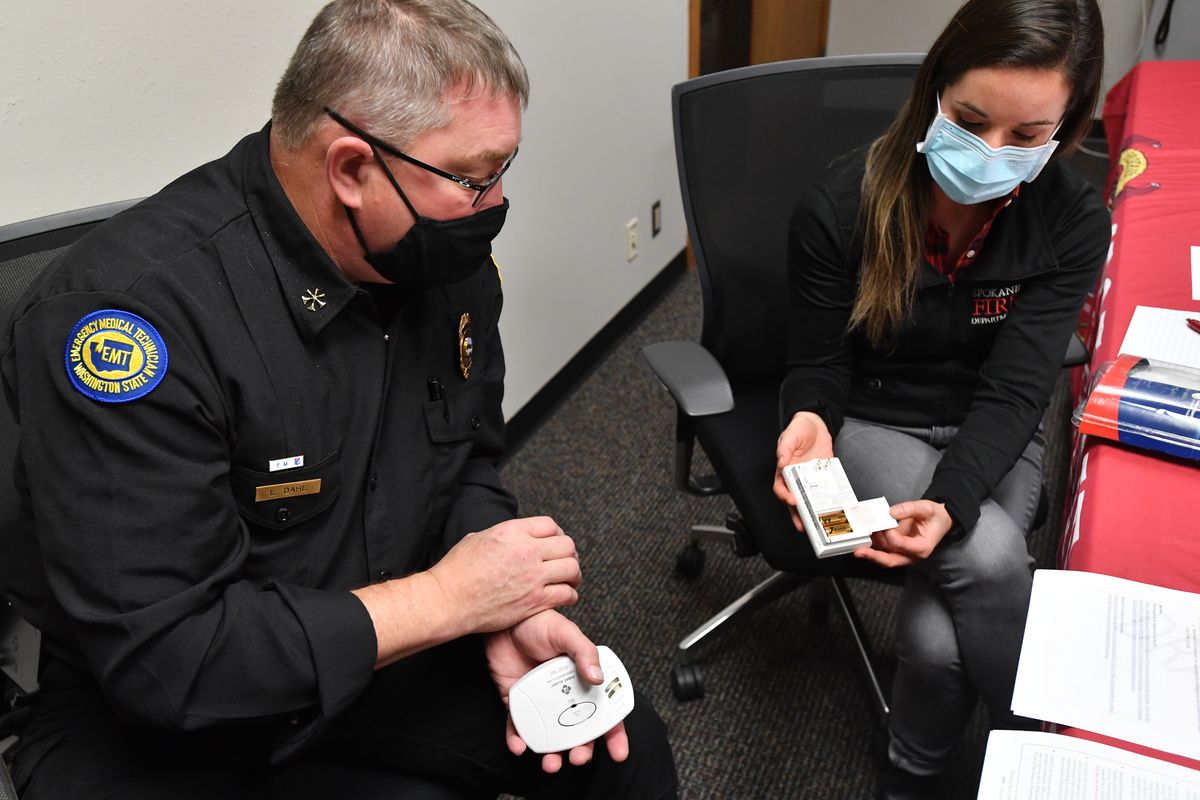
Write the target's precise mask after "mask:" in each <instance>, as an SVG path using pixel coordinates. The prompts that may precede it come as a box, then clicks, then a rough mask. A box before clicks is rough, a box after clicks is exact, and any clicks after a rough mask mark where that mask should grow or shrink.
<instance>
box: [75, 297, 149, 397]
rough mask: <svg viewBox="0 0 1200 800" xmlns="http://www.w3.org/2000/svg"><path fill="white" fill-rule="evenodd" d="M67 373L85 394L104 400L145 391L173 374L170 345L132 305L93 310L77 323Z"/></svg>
mask: <svg viewBox="0 0 1200 800" xmlns="http://www.w3.org/2000/svg"><path fill="white" fill-rule="evenodd" d="M64 360H65V362H66V366H67V377H68V378H69V379H70V381H71V385H72V386H74V387H75V388H76V389H77V390H78V391H79V393H80V394H82V395H84V396H86V397H90V398H91V399H93V400H98V401H100V402H101V403H128V402H129V401H130V400H137V399H138V398H139V397H144V396H146V395H148V394H149V393H150V392H152V391H154V388H155V387H156V386H158V384H159V383H160V382H161V381H162V379H163V376H164V375H166V374H167V346H166V344H165V343H164V342H163V338H162V336H161V335H159V333H158V331H156V330H155V329H154V326H153V325H151V324H150V323H149V322H147V321H146V320H144V319H142V318H141V317H139V316H138V315H136V314H130V313H129V312H128V311H118V310H117V309H115V308H104V309H101V310H99V311H93V312H92V313H90V314H88V315H87V316H86V317H84V318H83V319H81V320H79V322H77V323H75V327H74V328H72V329H71V334H70V335H69V336H68V337H67V348H66V352H65V354H64Z"/></svg>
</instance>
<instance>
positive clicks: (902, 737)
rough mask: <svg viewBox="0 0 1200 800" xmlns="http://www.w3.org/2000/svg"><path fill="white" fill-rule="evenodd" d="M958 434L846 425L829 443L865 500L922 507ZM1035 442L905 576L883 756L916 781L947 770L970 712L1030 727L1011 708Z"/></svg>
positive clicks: (1037, 473) (1026, 575) (1037, 468)
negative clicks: (976, 510)
mask: <svg viewBox="0 0 1200 800" xmlns="http://www.w3.org/2000/svg"><path fill="white" fill-rule="evenodd" d="M956 432H957V429H956V428H953V427H934V428H900V427H893V426H886V425H881V424H878V423H872V422H867V421H864V420H858V419H850V418H848V419H847V420H846V422H845V425H844V426H843V427H842V430H841V431H840V432H839V433H838V436H837V439H836V440H835V441H834V445H833V450H834V453H835V454H836V455H837V456H838V458H840V459H841V461H842V463H843V465H844V466H845V468H846V474H847V475H848V476H849V478H850V483H851V484H852V485H853V486H854V491H855V493H856V494H857V495H858V496H859V497H860V498H864V499H865V498H871V497H878V496H880V495H883V496H885V497H887V499H888V502H890V503H899V502H902V501H904V500H913V499H916V498H919V497H920V496H921V493H922V492H924V491H925V489H926V488H927V487H928V486H929V481H930V478H931V477H932V475H933V470H934V467H936V466H937V463H938V460H939V459H941V457H942V450H943V449H944V448H945V447H946V445H947V444H949V442H950V440H951V439H952V438H953V437H954V435H955V433H956ZM1044 449H1045V441H1044V440H1043V439H1042V436H1041V431H1040V429H1039V431H1038V432H1037V433H1036V434H1034V437H1033V439H1032V440H1031V441H1030V442H1029V444H1028V445H1026V447H1025V451H1024V452H1023V453H1022V454H1021V457H1020V458H1019V459H1018V460H1017V463H1016V464H1015V465H1014V466H1013V468H1012V469H1011V470H1010V471H1009V472H1008V474H1007V475H1006V476H1005V477H1004V479H1003V480H1002V481H1001V482H1000V485H999V486H997V487H996V491H995V492H994V493H993V494H992V496H991V497H990V498H989V499H988V500H986V501H984V503H983V506H982V507H981V509H980V516H979V521H978V522H977V523H976V524H975V527H974V528H973V529H972V530H971V532H970V534H969V535H968V536H966V537H965V538H964V539H963V540H961V541H958V542H943V543H942V544H940V545H939V546H938V547H937V549H936V550H934V552H933V555H932V556H930V558H928V559H927V560H925V561H923V562H920V563H918V564H916V565H914V566H912V567H910V568H909V569H908V575H907V578H906V580H905V584H904V589H903V591H902V592H901V595H900V607H899V609H898V612H897V631H896V650H897V658H898V665H897V668H896V679H895V682H894V683H893V686H892V713H891V718H890V721H889V734H890V744H889V747H888V754H889V757H890V759H891V761H892V763H893V764H897V765H898V766H901V767H903V768H904V769H907V770H909V771H910V772H914V773H917V774H933V773H936V772H940V771H941V770H943V769H944V768H945V767H946V765H947V762H948V760H949V757H950V754H951V752H952V751H953V749H954V746H955V745H956V744H957V742H958V740H959V739H960V737H961V736H962V732H963V728H964V727H965V725H966V723H967V721H968V720H969V719H970V716H971V713H972V712H973V711H974V709H975V702H976V699H977V698H980V697H982V699H983V701H984V704H985V705H986V706H987V709H988V713H989V715H990V719H991V724H992V727H993V728H1028V727H1031V725H1032V721H1030V720H1026V719H1024V718H1023V717H1017V716H1015V715H1014V714H1013V713H1012V711H1011V710H1010V709H1009V706H1010V705H1011V702H1012V691H1013V682H1014V680H1015V678H1016V673H1017V658H1018V656H1019V655H1020V651H1021V637H1022V635H1023V633H1024V631H1025V614H1026V612H1027V611H1028V609H1029V594H1030V590H1031V588H1032V585H1033V573H1032V570H1031V567H1032V564H1033V559H1032V558H1031V557H1030V556H1029V551H1028V550H1027V549H1026V546H1025V538H1026V536H1028V535H1029V529H1030V527H1031V526H1032V525H1033V518H1034V514H1035V513H1036V511H1037V504H1038V497H1039V494H1040V492H1041V476H1042V452H1043V450H1044Z"/></svg>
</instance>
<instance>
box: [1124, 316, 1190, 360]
mask: <svg viewBox="0 0 1200 800" xmlns="http://www.w3.org/2000/svg"><path fill="white" fill-rule="evenodd" d="M1189 318H1190V319H1200V311H1195V310H1193V311H1188V310H1184V309H1177V308H1155V307H1154V306H1138V307H1137V308H1135V309H1134V310H1133V318H1132V319H1130V320H1129V328H1128V329H1126V331H1125V338H1124V339H1122V340H1121V352H1122V353H1126V354H1128V355H1132V356H1141V357H1142V358H1150V359H1154V360H1157V361H1170V362H1171V363H1173V364H1183V365H1184V366H1188V367H1195V368H1196V369H1200V333H1196V332H1195V331H1193V330H1192V329H1191V328H1189V327H1188V325H1187V321H1188V319H1189Z"/></svg>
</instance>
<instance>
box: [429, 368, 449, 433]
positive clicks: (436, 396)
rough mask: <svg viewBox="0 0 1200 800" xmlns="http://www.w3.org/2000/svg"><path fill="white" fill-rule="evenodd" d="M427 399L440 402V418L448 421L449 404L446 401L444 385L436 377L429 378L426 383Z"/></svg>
mask: <svg viewBox="0 0 1200 800" xmlns="http://www.w3.org/2000/svg"><path fill="white" fill-rule="evenodd" d="M428 388H429V399H430V400H431V401H433V402H435V403H436V402H438V401H441V404H442V419H444V420H446V422H449V421H450V404H449V403H447V402H446V387H445V386H443V385H442V382H441V381H439V380H438V379H437V378H430V379H429V383H428Z"/></svg>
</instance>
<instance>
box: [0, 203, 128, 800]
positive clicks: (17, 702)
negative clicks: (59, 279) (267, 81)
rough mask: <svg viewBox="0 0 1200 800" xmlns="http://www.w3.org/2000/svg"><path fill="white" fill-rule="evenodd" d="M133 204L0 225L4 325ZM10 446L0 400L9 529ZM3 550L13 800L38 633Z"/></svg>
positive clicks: (13, 513) (0, 495) (0, 658)
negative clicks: (73, 251) (50, 272)
mask: <svg viewBox="0 0 1200 800" xmlns="http://www.w3.org/2000/svg"><path fill="white" fill-rule="evenodd" d="M135 202H137V201H136V200H127V201H124V202H120V203H109V204H106V205H100V206H94V207H92V208H85V209H81V210H79V211H69V212H67V213H64V214H54V215H52V216H48V217H41V218H38V219H33V220H29V221H27V222H17V223H14V224H11V225H5V226H2V227H0V322H2V323H7V321H8V318H9V315H10V314H11V313H12V309H13V306H14V305H16V302H17V300H18V299H19V298H20V296H21V294H22V293H24V291H25V289H26V288H27V287H28V286H29V285H30V284H31V283H32V282H33V280H34V278H36V277H37V275H38V274H39V273H40V272H41V271H42V269H43V268H44V267H46V266H47V265H48V264H50V262H52V261H53V260H54V259H55V258H57V257H58V256H59V255H60V254H61V253H62V252H64V251H65V250H66V249H67V248H68V247H70V246H71V245H72V244H73V243H74V242H75V241H76V240H77V239H79V237H81V236H83V234H85V233H87V232H88V231H89V230H91V229H92V228H94V227H95V226H96V225H98V224H99V223H101V222H103V221H104V220H106V219H108V218H109V217H111V216H112V215H113V214H116V213H117V212H119V211H124V210H125V209H126V208H128V207H129V206H131V205H133V204H134V203H135ZM16 449H17V426H16V423H15V422H14V421H13V418H12V414H11V413H10V412H9V409H8V404H7V403H5V402H3V401H2V400H0V531H9V530H12V529H13V528H14V526H15V525H16V518H17V509H18V501H17V490H16V486H15V485H14V484H13V458H14V456H15V455H16ZM7 548H8V543H7V542H6V541H5V539H4V537H2V536H0V673H2V674H0V702H2V704H0V800H8V798H12V799H13V800H15V798H16V796H17V794H16V789H14V788H13V785H12V781H11V778H10V777H9V774H8V766H7V761H8V756H9V755H10V754H11V752H12V750H13V748H14V746H15V745H16V743H17V736H18V734H19V730H20V726H21V723H22V722H23V717H24V714H25V709H27V707H28V701H29V699H30V698H31V697H32V696H33V695H34V694H36V693H37V689H38V679H37V675H38V659H39V654H40V649H41V634H40V632H39V631H38V630H37V629H36V628H34V627H33V626H32V625H30V624H29V623H28V622H26V621H25V620H24V619H22V618H21V616H20V615H19V614H17V612H16V611H15V610H14V609H13V607H12V606H11V605H9V603H8V600H7V599H5V595H6V593H7V587H6V586H5V585H4V572H3V563H5V562H6V561H8V550H7ZM6 792H7V794H6Z"/></svg>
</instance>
